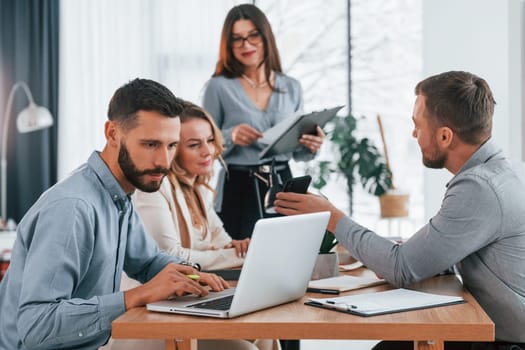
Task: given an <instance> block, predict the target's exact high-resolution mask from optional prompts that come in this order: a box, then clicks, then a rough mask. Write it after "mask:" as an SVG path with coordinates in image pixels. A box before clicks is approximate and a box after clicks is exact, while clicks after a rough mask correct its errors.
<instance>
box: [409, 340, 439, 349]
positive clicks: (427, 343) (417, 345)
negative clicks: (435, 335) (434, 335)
mask: <svg viewBox="0 0 525 350" xmlns="http://www.w3.org/2000/svg"><path fill="white" fill-rule="evenodd" d="M414 350H445V342H444V341H443V340H442V339H440V340H424V341H417V340H416V341H414Z"/></svg>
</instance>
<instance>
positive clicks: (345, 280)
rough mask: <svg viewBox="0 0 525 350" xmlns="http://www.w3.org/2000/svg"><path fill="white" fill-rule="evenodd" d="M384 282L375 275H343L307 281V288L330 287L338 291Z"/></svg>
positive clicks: (323, 288)
mask: <svg viewBox="0 0 525 350" xmlns="http://www.w3.org/2000/svg"><path fill="white" fill-rule="evenodd" d="M384 283H386V281H385V280H384V279H381V278H377V277H356V276H347V275H345V276H337V277H330V278H323V279H320V280H315V281H310V282H309V283H308V288H311V289H322V290H330V289H331V290H337V291H339V292H345V291H348V290H353V289H360V288H365V287H372V286H377V285H378V284H384Z"/></svg>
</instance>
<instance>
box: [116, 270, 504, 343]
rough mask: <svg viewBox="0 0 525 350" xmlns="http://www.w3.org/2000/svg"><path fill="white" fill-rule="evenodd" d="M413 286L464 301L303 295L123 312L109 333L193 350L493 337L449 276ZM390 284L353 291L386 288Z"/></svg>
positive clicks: (479, 312) (486, 320)
mask: <svg viewBox="0 0 525 350" xmlns="http://www.w3.org/2000/svg"><path fill="white" fill-rule="evenodd" d="M414 287H415V288H416V289H417V290H421V291H428V292H436V293H441V294H448V295H462V296H463V297H464V298H465V300H466V301H467V303H464V304H457V305H451V306H445V307H437V308H430V309H423V310H416V311H410V312H403V313H396V314H388V315H381V316H374V317H360V316H353V315H349V314H344V313H340V312H335V311H330V310H324V309H319V308H315V307H311V306H306V305H304V304H303V303H304V302H305V301H306V300H307V298H308V297H312V296H315V297H328V296H326V295H321V294H310V293H309V294H307V295H306V296H304V297H303V298H302V299H300V300H297V301H295V302H291V303H288V304H284V305H281V306H277V307H273V308H270V309H266V310H262V311H258V312H255V313H252V314H248V315H244V316H241V317H237V318H234V319H229V320H223V319H213V318H207V317H196V316H179V315H174V314H164V313H155V312H149V311H147V310H146V309H145V308H144V307H141V308H135V309H131V310H129V311H127V312H126V313H125V314H124V315H122V316H121V317H119V318H118V319H116V320H115V321H114V322H113V325H112V326H113V331H112V336H113V338H129V339H137V338H140V339H165V340H166V350H175V349H178V350H181V349H184V350H195V349H197V341H196V339H256V338H271V339H377V340H379V339H381V340H413V341H414V342H415V343H414V344H415V349H429V350H430V349H432V350H443V348H444V341H452V340H456V341H494V323H493V322H492V321H491V320H490V318H489V317H488V316H487V315H486V314H485V312H484V311H483V310H482V309H481V307H480V306H479V304H478V303H477V302H476V301H475V300H474V298H473V297H472V295H471V294H470V293H468V292H467V291H466V290H465V289H463V288H462V285H461V284H460V282H459V281H458V280H457V278H456V277H455V276H453V275H448V276H439V277H434V278H432V279H429V280H427V281H425V282H422V283H419V284H417V285H415V286H414ZM391 288H392V287H391V286H389V285H382V286H377V287H372V288H366V289H361V290H357V291H352V292H349V293H347V294H360V293H367V292H371V291H379V290H386V289H391Z"/></svg>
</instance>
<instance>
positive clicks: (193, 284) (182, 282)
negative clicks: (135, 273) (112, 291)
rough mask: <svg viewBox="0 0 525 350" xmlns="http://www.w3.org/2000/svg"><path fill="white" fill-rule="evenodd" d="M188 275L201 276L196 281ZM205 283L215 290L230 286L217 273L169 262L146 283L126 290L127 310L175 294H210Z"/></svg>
mask: <svg viewBox="0 0 525 350" xmlns="http://www.w3.org/2000/svg"><path fill="white" fill-rule="evenodd" d="M187 275H198V276H200V278H199V279H198V280H197V281H194V280H192V279H190V278H189V277H188V276H187ZM203 285H208V286H210V288H211V289H212V290H214V291H221V290H224V289H225V288H229V285H228V283H227V282H226V281H225V280H224V279H222V278H221V277H219V276H217V275H215V274H210V273H204V272H199V271H197V270H195V269H193V268H192V267H191V266H184V265H180V264H168V265H166V267H164V268H163V269H162V270H161V271H160V272H159V273H158V274H157V275H156V276H155V277H153V278H152V279H151V280H149V281H148V282H146V283H145V284H143V285H141V286H138V287H136V288H133V289H130V290H128V291H126V292H124V303H125V306H126V310H128V309H130V308H133V307H137V306H143V305H146V304H147V303H151V302H155V301H159V300H164V299H168V298H169V297H172V296H174V295H177V296H181V295H185V294H195V295H199V296H205V295H207V294H208V290H207V288H204V287H203Z"/></svg>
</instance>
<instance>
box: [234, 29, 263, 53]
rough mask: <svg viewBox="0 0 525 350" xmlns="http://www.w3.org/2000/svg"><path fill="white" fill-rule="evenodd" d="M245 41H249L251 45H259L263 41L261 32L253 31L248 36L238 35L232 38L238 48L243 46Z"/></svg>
mask: <svg viewBox="0 0 525 350" xmlns="http://www.w3.org/2000/svg"><path fill="white" fill-rule="evenodd" d="M245 41H247V42H249V43H250V44H251V45H259V44H260V43H261V42H262V36H261V33H259V32H253V33H250V34H248V35H247V36H246V37H242V36H236V37H232V38H231V39H230V42H231V44H232V46H233V47H234V48H236V49H238V48H240V47H243V45H244V42H245Z"/></svg>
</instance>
